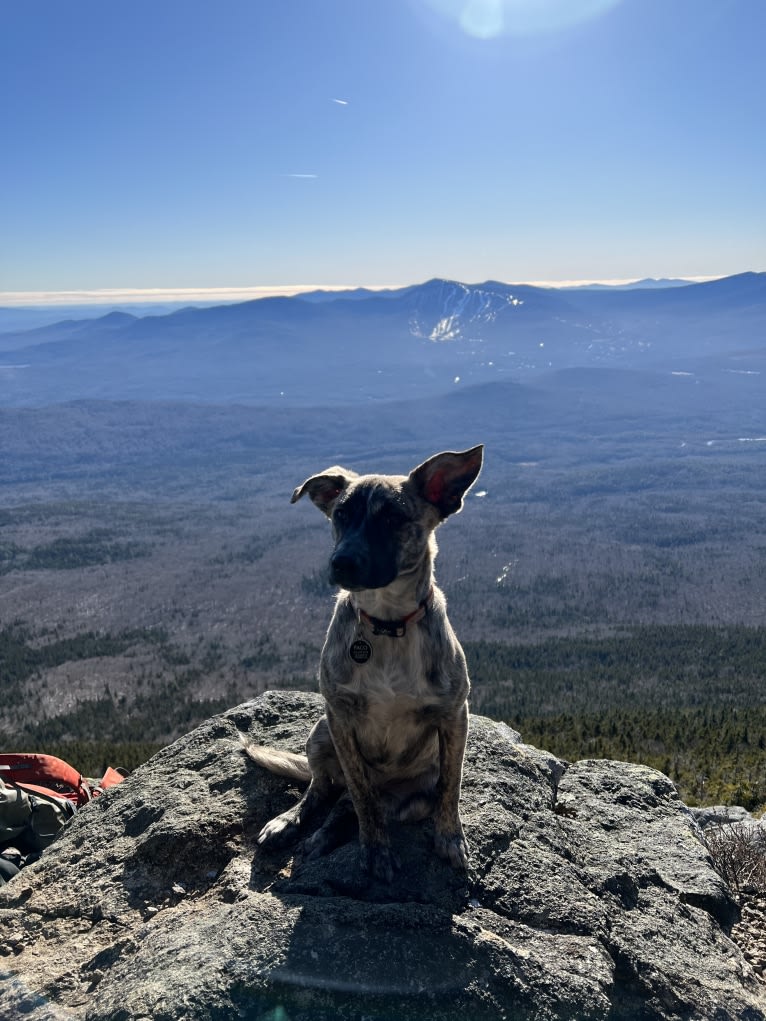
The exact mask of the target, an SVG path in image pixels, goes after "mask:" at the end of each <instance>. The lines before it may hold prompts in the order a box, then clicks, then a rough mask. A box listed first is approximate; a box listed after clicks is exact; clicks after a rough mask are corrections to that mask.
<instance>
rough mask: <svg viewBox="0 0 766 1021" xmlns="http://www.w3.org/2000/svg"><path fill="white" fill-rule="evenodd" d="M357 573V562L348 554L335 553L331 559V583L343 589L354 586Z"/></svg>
mask: <svg viewBox="0 0 766 1021" xmlns="http://www.w3.org/2000/svg"><path fill="white" fill-rule="evenodd" d="M356 573H357V565H356V561H355V560H354V558H353V557H351V556H349V555H348V553H333V555H332V556H331V557H330V581H332V583H333V584H334V585H340V586H341V588H347V587H348V586H349V585H353V584H354V581H355V578H356Z"/></svg>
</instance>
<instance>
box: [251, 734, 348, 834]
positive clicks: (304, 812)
mask: <svg viewBox="0 0 766 1021" xmlns="http://www.w3.org/2000/svg"><path fill="white" fill-rule="evenodd" d="M306 757H307V759H308V764H309V768H310V770H311V782H310V783H309V786H308V789H307V790H306V793H305V794H304V795H303V797H302V798H301V800H300V801H299V802H298V804H297V805H294V806H293V807H292V808H288V809H287V811H286V812H282V814H281V815H278V816H276V817H275V818H274V819H271V820H270V821H269V822H267V823H266V825H265V826H264V827H263V829H262V830H261V832H260V833H259V834H258V843H259V844H261V845H262V846H265V847H284V846H285V845H286V844H290V843H292V842H294V841H295V840H297V838H298V836H299V835H300V832H301V830H303V829H304V828H305V827H306V826H307V824H308V823H309V822H311V820H312V819H314V818H315V817H316V815H317V814H318V813H319V812H321V811H322V810H323V809H326V808H329V807H330V806H331V805H332V804H333V802H334V801H335V800H336V799H337V797H338V794H339V793H340V791H341V789H342V783H343V773H342V771H341V768H340V765H339V763H338V760H337V757H336V755H335V748H334V746H333V743H332V738H331V737H330V730H329V727H328V726H327V720H326V719H325V718H324V717H322V718H321V719H320V720H319V722H318V723H317V724H316V726H315V727H314V729H313V730H312V731H311V733H310V734H309V737H308V740H307V741H306Z"/></svg>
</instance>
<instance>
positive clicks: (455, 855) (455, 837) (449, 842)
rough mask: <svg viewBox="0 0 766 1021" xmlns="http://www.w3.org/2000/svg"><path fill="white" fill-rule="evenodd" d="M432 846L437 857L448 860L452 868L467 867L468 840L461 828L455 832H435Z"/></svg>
mask: <svg viewBox="0 0 766 1021" xmlns="http://www.w3.org/2000/svg"><path fill="white" fill-rule="evenodd" d="M434 848H435V850H436V853H437V854H438V855H439V857H440V858H444V859H445V860H446V861H448V862H449V863H450V865H451V866H452V868H453V869H467V868H468V841H467V840H466V839H465V836H464V834H463V831H462V829H461V830H458V832H457V833H437V834H436V836H435V838H434Z"/></svg>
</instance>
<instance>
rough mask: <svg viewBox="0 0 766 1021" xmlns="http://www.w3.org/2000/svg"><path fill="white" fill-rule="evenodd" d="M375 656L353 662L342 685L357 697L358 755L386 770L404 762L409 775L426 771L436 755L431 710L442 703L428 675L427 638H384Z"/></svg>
mask: <svg viewBox="0 0 766 1021" xmlns="http://www.w3.org/2000/svg"><path fill="white" fill-rule="evenodd" d="M371 644H372V655H371V656H370V658H369V659H368V660H367V662H365V663H360V664H355V665H354V667H353V669H352V671H351V675H350V676H349V677H348V678H347V679H346V682H345V683H344V684H341V685H339V688H340V689H345V692H347V693H348V694H353V695H355V696H357V698H356V705H357V708H356V710H355V712H354V720H353V727H354V731H355V733H356V738H357V742H358V744H359V748H360V751H361V752H362V755H363V756H364V758H365V759H367V761H368V762H369V763H371V764H375V765H377V766H380V767H384V768H387V769H388V768H393V769H395V770H396V772H399V767H401V766H403V765H405V764H406V769H405V770H404V772H405V773H409V772H410V771H411V770H412V769H413V768H417V769H422V768H423V766H424V762H423V761H421V759H430V758H432V757H433V754H434V749H433V747H432V745H433V740H434V739H435V728H434V722H433V709H434V707H436V706H438V705H439V704H440V702H441V699H440V696H439V693H438V692H436V691H435V690H434V688H433V685H432V684H431V683H430V681H429V679H428V676H427V669H426V662H425V656H424V647H423V638H422V636H421V635H419V634H418V633H417V632H416V633H415V634H413V635H411V636H408V637H407V638H401V639H400V638H388V637H385V636H380V637H378V638H377V639H373V641H372V643H371Z"/></svg>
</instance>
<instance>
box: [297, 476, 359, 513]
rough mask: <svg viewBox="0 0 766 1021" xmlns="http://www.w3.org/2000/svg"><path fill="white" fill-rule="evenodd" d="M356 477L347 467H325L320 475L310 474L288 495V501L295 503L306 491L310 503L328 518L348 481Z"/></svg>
mask: <svg viewBox="0 0 766 1021" xmlns="http://www.w3.org/2000/svg"><path fill="white" fill-rule="evenodd" d="M358 477H359V476H358V475H357V474H356V472H352V471H349V470H348V468H339V467H338V466H337V465H335V466H334V467H332V468H327V469H325V471H323V472H322V474H321V475H312V476H311V478H310V479H306V481H305V482H304V483H303V485H302V486H298V488H297V489H296V490H295V491H294V492H293V495H292V496H291V497H290V503H295V501H296V500H300V498H301V497H302V496H303V494H304V493H308V494H309V496H310V497H311V501H312V503H314V504H316V506H317V507H318V508H319V509H320V511H322V512H323V513H324V514H326V515H327V517H328V518H329V516H330V515H331V514H332V509H333V507H334V506H335V501H336V500H337V499H338V497H339V496H340V494H341V493H342V492H343V490H344V489H345V488H346V486H347V485H348V484H349V482H351V480H352V479H356V478H358Z"/></svg>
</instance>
